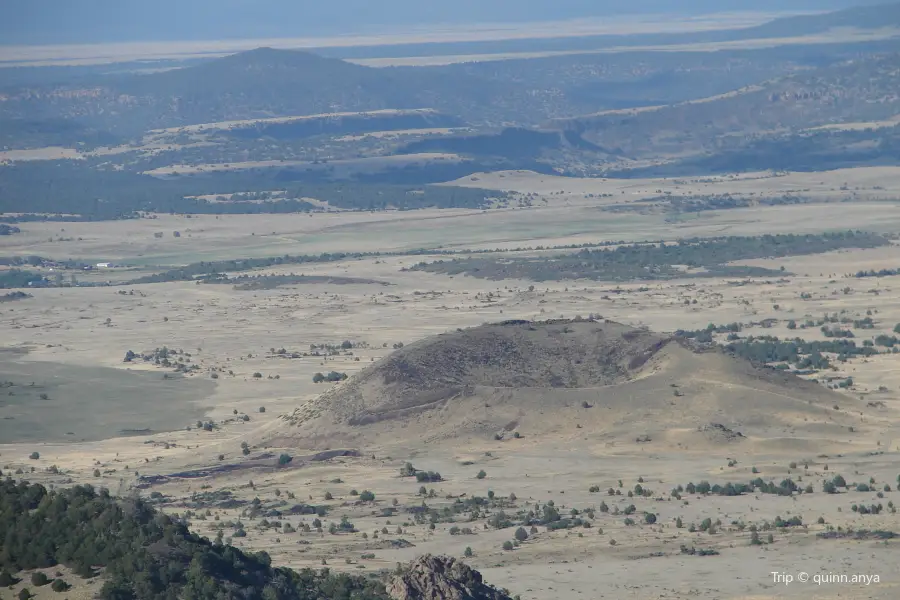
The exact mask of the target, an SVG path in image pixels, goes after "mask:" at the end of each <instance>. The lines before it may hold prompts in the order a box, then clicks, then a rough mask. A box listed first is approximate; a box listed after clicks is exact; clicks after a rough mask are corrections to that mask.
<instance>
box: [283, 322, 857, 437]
mask: <svg viewBox="0 0 900 600" xmlns="http://www.w3.org/2000/svg"><path fill="white" fill-rule="evenodd" d="M857 404H858V403H857V402H856V401H854V400H853V399H851V398H848V397H846V396H843V395H839V394H837V393H835V392H833V391H829V390H827V389H825V388H824V387H823V386H821V385H819V384H817V383H814V382H810V381H806V380H804V379H801V378H799V377H797V376H794V375H792V374H790V373H783V372H780V371H776V370H774V369H771V368H767V367H764V366H759V365H754V364H751V363H750V362H748V361H746V360H744V359H741V358H737V357H734V356H730V355H728V354H726V353H725V352H724V351H722V350H721V349H718V348H715V347H713V348H710V347H703V346H697V345H693V344H690V343H688V342H687V341H685V340H682V339H678V338H674V337H670V336H666V335H662V334H658V333H653V332H650V331H647V330H644V329H635V328H631V327H628V326H625V325H621V324H618V323H614V322H610V321H602V320H581V321H551V322H542V323H532V322H527V321H510V322H505V323H499V324H492V325H483V326H480V327H476V328H473V329H468V330H457V331H456V332H452V333H446V334H442V335H438V336H434V337H431V338H427V339H425V340H422V341H420V342H417V343H415V344H411V345H409V346H407V347H405V348H402V349H400V350H398V351H396V352H394V353H392V354H391V355H390V356H388V357H386V358H384V359H383V360H381V361H379V362H377V363H375V364H374V365H372V366H370V367H368V368H367V369H365V370H363V371H362V372H361V373H360V374H358V375H357V376H355V377H353V378H352V379H351V380H349V381H348V382H346V383H343V384H339V385H337V386H335V387H334V388H332V389H330V390H328V391H327V392H326V393H324V394H323V395H321V396H320V397H318V398H316V399H314V400H312V401H310V402H308V403H306V404H304V405H303V406H301V407H299V408H297V409H296V410H295V411H294V412H293V413H292V414H290V415H287V416H285V418H284V419H285V421H286V428H285V429H284V430H282V431H280V432H279V433H278V434H277V435H275V436H274V437H275V438H277V439H278V440H281V441H287V440H290V443H292V444H297V445H310V446H324V445H328V446H331V447H335V446H336V445H339V444H342V443H346V444H361V445H363V444H384V443H388V444H392V443H404V444H406V443H408V444H415V443H421V442H441V441H445V440H446V441H452V442H454V443H459V442H460V441H461V440H478V439H482V440H489V439H503V438H524V439H527V440H533V441H536V442H540V441H542V440H561V439H568V438H574V437H576V436H577V437H583V436H588V437H590V438H592V439H594V440H595V441H606V442H608V443H624V444H657V445H658V446H657V447H661V446H659V444H662V445H666V446H672V447H680V448H684V449H688V448H699V447H707V446H709V445H714V446H715V445H719V444H723V443H750V444H753V443H757V442H760V441H763V440H765V441H766V443H769V444H771V443H782V444H784V445H787V446H791V447H796V448H803V447H807V446H809V447H812V446H815V447H819V446H818V445H819V444H821V443H822V442H821V441H820V440H822V439H830V438H833V437H834V436H836V435H838V434H839V433H840V432H841V431H846V430H847V428H848V427H851V426H852V423H853V422H854V418H853V417H852V416H851V415H850V414H849V410H850V409H851V408H854V410H859V409H860V407H859V406H857ZM835 406H838V407H839V409H837V410H836V409H835V408H834V407H835Z"/></svg>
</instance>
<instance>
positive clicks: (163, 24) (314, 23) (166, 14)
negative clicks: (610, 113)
mask: <svg viewBox="0 0 900 600" xmlns="http://www.w3.org/2000/svg"><path fill="white" fill-rule="evenodd" d="M872 4H878V2H872V1H866V0H755V1H749V0H689V1H688V2H674V1H673V0H633V1H631V2H628V3H627V4H625V5H623V3H622V2H615V1H613V0H595V1H591V0H555V1H553V2H550V1H547V0H539V1H537V2H532V3H529V4H522V3H520V2H516V1H514V0H493V1H492V2H484V1H479V0H457V1H455V2H452V3H441V4H437V3H425V2H419V1H414V0H389V1H388V2H382V3H378V4H373V3H371V2H368V1H366V0H334V1H332V2H328V3H319V2H310V1H308V0H301V1H299V2H290V1H289V0H258V1H252V0H215V1H214V0H192V1H187V2H186V1H181V2H178V1H176V0H158V1H157V2H153V3H148V2H138V1H135V0H73V1H66V0H7V1H6V2H4V3H3V4H2V5H0V44H72V43H106V42H129V41H175V40H212V39H240V38H265V37H295V36H314V35H340V34H350V33H359V32H364V31H366V30H371V29H372V28H379V27H380V28H384V27H395V28H396V27H407V26H414V25H426V24H448V25H460V24H466V23H490V22H529V21H548V20H563V19H575V18H590V17H604V16H613V15H616V16H622V15H638V14H660V13H668V14H679V15H685V16H687V15H699V14H709V13H716V12H728V11H754V12H759V11H827V10H836V9H841V8H847V7H851V6H862V5H872Z"/></svg>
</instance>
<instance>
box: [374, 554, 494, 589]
mask: <svg viewBox="0 0 900 600" xmlns="http://www.w3.org/2000/svg"><path fill="white" fill-rule="evenodd" d="M387 591H388V594H389V595H390V596H391V598H393V599H394V600H511V599H510V596H509V594H508V593H506V591H503V590H498V589H497V588H495V587H493V586H490V585H488V584H486V583H484V581H483V580H482V578H481V573H479V572H478V571H476V570H475V569H472V568H471V567H469V566H467V565H465V564H464V563H461V562H459V561H457V560H456V559H454V558H450V557H446V556H432V555H430V554H426V555H424V556H422V557H419V558H417V559H416V560H414V561H413V562H412V564H410V566H409V567H407V569H405V570H404V571H403V573H402V574H400V575H395V576H394V577H393V578H392V579H391V581H390V583H389V584H388V587H387Z"/></svg>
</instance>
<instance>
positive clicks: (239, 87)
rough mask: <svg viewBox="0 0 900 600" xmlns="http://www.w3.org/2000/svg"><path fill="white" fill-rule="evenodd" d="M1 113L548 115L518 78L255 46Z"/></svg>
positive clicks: (82, 87) (57, 90) (159, 118)
mask: <svg viewBox="0 0 900 600" xmlns="http://www.w3.org/2000/svg"><path fill="white" fill-rule="evenodd" d="M6 93H7V98H6V101H5V102H3V103H0V119H3V120H4V121H5V120H6V119H32V120H41V119H51V118H65V119H72V120H75V121H77V122H78V123H79V125H78V126H79V127H84V128H88V129H105V130H107V131H110V132H114V133H116V134H118V135H132V136H136V135H139V134H140V133H143V132H144V131H146V130H148V129H154V128H165V127H178V126H183V125H190V124H199V123H209V122H216V121H230V120H242V119H256V118H268V117H274V116H293V115H311V114H323V113H334V112H356V111H373V110H381V109H418V108H433V109H437V110H438V111H440V112H444V113H447V114H450V115H453V116H455V117H457V118H458V119H462V120H465V121H472V120H474V121H476V122H478V121H480V122H490V121H492V120H494V119H496V122H504V121H507V122H509V121H512V122H517V121H519V122H521V121H522V120H526V119H533V118H534V117H535V116H537V115H539V114H546V113H545V112H544V111H545V103H544V102H543V100H542V99H541V97H540V96H535V95H533V94H532V95H529V94H527V93H526V90H525V88H524V86H522V85H516V84H510V83H507V82H498V81H491V80H488V79H484V78H481V77H478V76H476V75H472V74H468V73H462V72H459V73H455V74H453V76H448V75H447V74H446V73H443V72H439V71H435V70H431V69H416V68H405V69H401V68H388V69H375V68H370V67H363V66H360V65H355V64H351V63H348V62H344V61H342V60H338V59H334V58H324V57H321V56H318V55H315V54H311V53H308V52H301V51H293V50H273V49H269V48H262V49H259V50H253V51H250V52H244V53H240V54H235V55H232V56H227V57H225V58H221V59H216V60H211V61H209V62H206V63H203V64H200V65H197V66H192V67H187V68H184V69H175V70H169V71H163V72H158V73H151V74H142V75H115V76H103V77H95V78H93V79H91V80H85V81H78V82H76V83H72V84H67V85H56V84H50V83H48V84H45V85H43V86H24V87H21V88H19V89H11V90H10V89H7V92H6Z"/></svg>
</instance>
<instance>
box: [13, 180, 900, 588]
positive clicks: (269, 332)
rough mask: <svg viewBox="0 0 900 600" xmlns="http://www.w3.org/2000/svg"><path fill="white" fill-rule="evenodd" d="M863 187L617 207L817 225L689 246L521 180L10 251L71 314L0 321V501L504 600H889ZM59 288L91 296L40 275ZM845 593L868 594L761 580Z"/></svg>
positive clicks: (768, 184)
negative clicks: (454, 569) (69, 499)
mask: <svg viewBox="0 0 900 600" xmlns="http://www.w3.org/2000/svg"><path fill="white" fill-rule="evenodd" d="M877 175H878V176H876V174H874V173H873V174H870V173H866V172H857V171H847V172H839V173H818V174H815V175H800V174H788V175H785V176H784V177H780V178H763V179H752V180H747V179H746V178H740V177H739V178H727V177H726V178H721V179H710V180H708V181H707V182H705V183H702V184H701V183H688V182H677V183H676V182H674V181H665V180H660V181H657V182H642V183H639V182H630V183H628V184H627V185H628V186H635V187H633V188H631V191H629V194H628V196H626V197H628V200H629V201H630V202H633V203H637V202H639V201H640V199H641V198H644V197H653V196H658V195H660V194H661V193H662V191H664V190H665V189H671V190H673V191H674V190H675V189H676V188H682V186H685V187H687V186H691V185H693V186H695V187H700V186H703V190H704V192H705V193H706V194H707V195H709V196H712V195H714V194H719V193H726V192H727V193H729V194H732V195H733V196H734V195H736V194H742V195H743V196H746V197H750V193H751V192H750V190H751V189H753V190H754V191H753V192H752V193H753V194H755V195H754V196H752V197H754V198H756V197H759V196H770V195H774V194H775V193H782V194H784V193H788V192H792V191H793V190H795V189H796V190H799V189H800V188H801V186H804V189H806V192H805V194H807V195H808V196H809V198H808V201H806V202H804V203H803V204H789V205H780V206H774V205H766V204H754V205H753V206H745V207H738V208H730V207H729V208H725V209H719V210H716V209H709V210H702V211H697V212H693V213H690V214H686V213H681V214H677V215H676V214H673V213H671V212H669V211H667V210H665V207H662V208H661V209H660V210H656V211H650V212H649V213H646V214H644V213H641V212H627V211H625V212H617V211H609V210H606V209H608V208H609V207H610V206H612V205H615V204H621V201H620V198H621V196H623V194H620V193H617V192H618V191H619V190H623V189H625V188H626V183H624V182H617V181H615V180H607V181H597V182H590V183H589V182H587V181H584V182H582V181H580V180H565V181H562V180H560V181H558V182H557V181H553V182H551V180H548V179H546V178H544V179H541V178H538V177H537V176H535V175H528V174H524V173H510V174H507V175H506V177H501V178H498V176H497V175H494V176H492V178H488V176H478V178H479V181H478V185H479V186H487V187H490V186H493V185H495V183H494V182H496V185H497V187H498V188H501V189H504V190H514V191H515V192H517V193H519V194H523V195H528V196H529V197H530V198H531V199H532V206H531V207H524V208H516V209H492V210H488V211H486V212H482V211H480V210H465V209H456V210H440V211H438V210H435V211H428V210H423V211H412V212H381V213H353V212H333V213H314V214H312V215H306V214H301V215H284V216H273V215H256V216H253V215H243V216H228V215H220V216H215V215H195V216H193V217H192V218H190V219H186V218H185V217H183V216H170V215H159V216H158V218H156V219H138V220H125V221H114V222H98V223H87V222H85V223H55V222H35V223H20V224H19V225H18V227H20V228H21V229H22V231H21V232H20V233H18V234H16V235H14V236H8V237H4V238H2V239H0V247H2V255H4V256H6V257H8V258H12V257H27V256H38V257H41V260H40V261H38V260H32V263H33V264H31V263H26V264H23V265H17V266H15V265H10V266H9V267H6V268H7V271H6V273H7V274H9V273H11V272H13V271H12V270H14V269H18V270H19V271H20V272H21V271H22V270H27V271H29V272H32V273H35V274H38V275H40V276H41V277H43V278H45V279H44V280H45V281H48V282H50V283H51V285H52V284H54V282H59V283H60V284H61V287H40V286H34V285H32V286H31V289H29V290H27V293H28V296H26V297H21V298H17V300H16V301H10V302H5V303H3V304H2V305H0V318H2V329H3V331H4V348H5V350H4V352H3V354H2V359H3V366H2V373H3V376H2V377H0V379H2V380H4V381H3V383H2V386H3V387H2V389H0V393H2V394H3V396H0V418H2V419H3V421H2V422H0V432H2V436H3V441H4V442H5V443H4V445H3V446H2V449H0V456H2V459H0V468H2V471H3V473H4V475H7V474H10V475H13V476H16V474H17V473H18V472H19V471H21V472H22V475H23V476H24V475H27V476H28V477H29V478H30V479H31V480H33V481H39V482H44V483H55V484H63V483H66V482H69V483H76V482H83V483H90V484H92V485H95V486H102V487H107V488H109V489H110V490H111V491H113V492H114V493H117V494H122V495H127V494H134V493H137V494H140V495H141V496H145V497H147V498H148V499H150V500H151V501H152V502H153V503H154V504H155V505H156V506H158V507H159V508H160V509H162V510H163V511H164V512H166V513H169V514H179V515H182V516H185V517H186V518H187V520H188V522H189V523H190V527H191V528H192V529H193V530H196V531H197V532H199V533H201V534H202V535H206V536H209V537H210V539H214V538H216V537H217V536H218V537H219V538H220V539H223V540H226V541H229V542H230V543H231V544H233V545H234V546H236V547H238V548H243V549H251V550H259V549H264V550H266V552H268V553H269V554H270V555H271V557H272V560H273V561H274V562H277V563H278V564H284V565H288V566H291V567H296V568H300V567H315V568H318V567H319V566H321V565H323V564H326V565H328V566H329V568H331V569H333V570H337V571H347V572H351V573H370V572H377V571H378V570H380V569H392V568H393V567H394V565H395V564H396V563H397V562H405V561H408V560H411V559H412V558H414V557H416V556H420V555H422V554H425V553H436V554H450V555H454V556H459V557H464V558H465V560H466V561H467V562H468V563H470V564H472V565H473V566H475V567H477V568H478V569H479V570H481V571H482V572H483V573H484V575H485V577H486V579H488V580H489V581H491V582H492V583H494V584H496V585H499V586H501V587H506V588H508V589H510V590H511V591H513V592H514V593H516V594H520V595H521V597H522V598H555V597H559V596H560V595H563V597H578V596H580V595H584V596H591V597H607V598H622V597H632V598H657V597H659V596H660V595H661V594H663V595H664V596H665V597H672V598H688V597H691V598H695V597H708V598H722V597H727V598H751V597H752V598H794V597H796V598H799V597H808V596H809V595H810V594H814V595H815V597H822V598H838V597H840V598H893V597H895V596H896V594H897V592H898V586H900V580H898V579H897V577H896V574H895V573H894V572H893V568H892V565H893V564H894V563H895V561H896V550H895V549H894V548H895V544H896V542H895V541H894V540H893V539H892V537H893V536H894V535H896V530H897V520H896V517H895V512H894V503H893V496H894V494H895V493H896V492H895V491H894V490H895V489H896V486H897V485H898V483H900V482H898V479H897V476H898V474H900V460H898V459H897V453H898V452H900V445H898V441H897V433H898V421H897V415H896V403H897V401H898V400H897V399H898V395H897V394H898V390H900V376H898V375H897V374H896V373H897V369H896V368H895V367H896V364H895V363H896V361H897V360H898V358H897V355H896V354H894V350H895V344H896V343H897V338H896V337H895V334H896V330H895V327H897V325H898V323H900V303H898V302H897V301H896V294H894V293H893V292H892V289H893V287H894V285H896V284H897V281H895V279H897V277H900V275H897V274H896V273H897V269H898V268H900V248H898V246H897V245H896V244H895V242H894V240H893V238H892V236H891V235H889V234H890V233H891V232H893V231H896V226H895V225H894V219H893V217H892V216H891V215H892V213H893V210H894V202H895V198H896V191H895V190H893V188H892V187H891V186H892V184H891V181H892V179H891V177H892V175H893V173H892V172H891V171H884V172H881V173H879V174H877ZM810 178H813V179H816V180H817V181H818V182H817V183H813V182H812V181H811V179H810ZM750 181H752V182H753V185H755V186H756V187H755V188H753V187H751V183H750ZM832 182H833V183H832ZM853 182H859V185H855V184H854V183H853ZM876 182H878V183H876ZM844 184H847V186H848V187H851V188H854V189H853V194H858V198H854V197H853V194H851V195H850V198H849V199H848V200H847V201H838V200H837V199H836V198H833V197H832V195H831V193H830V187H836V188H840V187H841V186H842V185H844ZM588 185H592V186H596V187H587V186H588ZM815 186H818V187H815ZM875 186H878V189H877V190H875V189H874V187H875ZM856 188H858V189H856ZM658 190H659V191H658ZM698 191H699V190H698ZM876 192H877V193H876ZM692 193H696V191H693V190H692ZM844 193H845V194H846V193H847V192H846V191H845V192H844ZM602 194H611V197H609V196H607V197H598V196H600V195H602ZM835 195H837V192H835ZM876 196H877V198H876ZM803 215H815V219H805V218H804V217H803ZM398 227H399V228H402V230H403V232H404V234H403V236H402V237H400V236H392V235H390V234H389V232H390V231H397V228H398ZM63 229H65V231H62V230H63ZM172 231H179V232H180V236H178V237H174V236H172V233H171V232H172ZM857 231H858V233H855V232H857ZM156 232H163V233H164V235H163V236H162V237H157V236H155V235H154V233H156ZM848 232H849V233H848ZM768 234H782V235H775V236H774V237H772V238H762V237H758V236H764V235H768ZM791 234H802V235H797V236H795V237H792V236H791ZM57 238H59V239H57ZM767 239H768V240H769V241H768V242H766V241H765V240H767ZM678 240H681V242H680V243H679V244H676V242H678ZM760 241H762V244H761V243H760ZM651 243H652V244H651ZM634 244H636V245H634ZM766 244H769V246H767V245H766ZM581 246H585V247H581ZM651 246H652V248H651ZM654 248H655V249H654ZM342 252H343V253H346V254H333V255H329V256H327V257H325V256H322V254H321V253H342ZM605 253H609V255H607V254H605ZM214 256H215V257H216V258H217V260H219V261H225V262H210V263H204V265H207V266H202V265H200V264H199V263H200V261H209V260H211V258H212V257H214ZM578 256H583V257H585V258H586V257H588V256H590V257H591V259H590V261H591V262H585V261H584V260H583V259H579V258H577V257H578ZM612 256H616V257H617V258H616V260H615V261H614V262H613V263H610V262H609V261H610V258H609V257H612ZM73 257H77V258H75V260H76V262H78V264H82V263H84V264H90V263H94V262H107V261H109V262H111V265H110V266H109V267H95V268H93V269H92V270H89V271H85V270H84V269H83V268H79V267H69V268H67V267H66V266H65V265H64V264H57V266H50V265H52V264H56V263H55V262H54V261H59V260H60V259H62V258H68V259H69V260H72V259H73ZM252 257H256V258H258V259H264V258H266V257H273V260H260V261H256V262H248V263H242V262H241V260H240V259H243V258H247V259H249V258H252ZM274 257H280V258H278V259H277V260H274ZM304 257H307V258H304ZM310 257H313V258H310ZM314 257H318V258H314ZM572 257H575V258H572ZM228 261H230V262H228ZM560 261H562V262H560ZM7 262H8V263H13V262H15V261H12V260H9V261H7ZM554 264H567V265H570V266H569V267H566V268H565V269H560V268H558V267H554V266H553V265H554ZM242 265H244V266H243V267H242ZM441 265H443V266H441ZM453 265H456V266H455V267H454V268H452V269H448V268H445V267H447V266H453ZM516 265H520V266H516ZM524 265H529V266H528V267H527V268H526V267H525V266H524ZM576 265H581V266H578V267H576ZM598 265H600V266H598ZM604 265H605V266H604ZM610 265H615V267H614V268H613V267H611V266H610ZM185 267H186V268H185ZM248 267H254V268H248ZM51 269H53V271H51ZM579 269H588V270H591V273H590V274H588V273H586V272H582V271H579ZM635 269H637V270H635ZM56 273H61V274H62V278H61V282H60V280H59V279H58V278H55V274H56ZM554 273H556V275H554ZM642 273H643V275H642ZM154 274H156V275H154ZM148 277H149V278H150V279H149V281H154V282H153V283H136V282H139V281H144V280H148V279H141V278H148ZM154 277H155V278H154ZM73 278H74V281H75V282H76V285H74V286H73V285H71V283H70V282H71V281H72V280H73ZM560 319H563V320H562V321H560ZM519 321H521V322H519ZM501 322H511V324H509V325H505V326H503V325H493V326H485V325H484V324H489V323H501ZM517 323H518V324H517ZM528 323H534V325H528ZM797 340H799V341H797ZM801 342H802V343H801ZM798 344H800V345H799V346H798ZM719 347H721V348H720V349H717V348H719ZM750 359H753V360H752V361H751V360H750ZM765 363H768V366H765ZM491 365H493V366H491ZM491 369H494V370H491ZM32 381H33V384H32ZM38 406H41V407H44V408H41V409H40V410H34V408H35V407H38ZM23 407H27V408H28V410H27V411H26V410H25V409H24V408H23ZM100 422H102V423H104V424H105V426H104V428H103V429H102V430H98V428H97V425H96V424H97V423H100ZM33 453H34V454H33ZM30 456H31V457H33V458H29V457H30ZM32 470H33V471H32ZM838 476H840V478H841V479H840V480H837V481H836V483H835V480H836V479H837V477H838ZM702 482H708V483H702ZM707 487H708V488H709V489H707ZM838 565H839V567H838ZM838 568H839V569H840V570H841V571H842V572H843V571H846V572H848V573H849V572H852V573H866V574H869V575H876V574H877V575H879V579H880V580H879V583H870V584H869V585H856V584H829V585H822V586H818V587H815V588H812V587H808V586H804V585H799V584H798V583H794V584H792V585H788V586H785V585H783V584H781V585H776V584H775V583H774V581H773V578H772V575H771V571H786V572H791V571H800V570H805V571H808V572H810V573H815V572H834V571H837V570H838ZM735 572H740V574H741V575H740V577H734V573H735ZM69 579H72V582H73V583H76V582H77V581H78V578H77V577H70V578H69ZM701 581H702V583H700V582H701ZM19 585H20V586H21V585H23V584H19ZM82 585H83V584H81V583H77V585H76V588H73V589H74V590H77V589H80V587H79V586H82ZM809 585H814V584H809ZM42 589H43V588H42ZM42 593H43V592H42Z"/></svg>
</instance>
